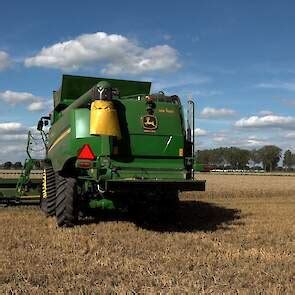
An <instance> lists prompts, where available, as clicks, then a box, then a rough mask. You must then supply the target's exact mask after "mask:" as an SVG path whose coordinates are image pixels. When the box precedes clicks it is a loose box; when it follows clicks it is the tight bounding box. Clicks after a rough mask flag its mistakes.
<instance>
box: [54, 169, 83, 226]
mask: <svg viewBox="0 0 295 295" xmlns="http://www.w3.org/2000/svg"><path fill="white" fill-rule="evenodd" d="M76 183H77V180H76V179H75V178H73V177H66V176H62V175H60V174H59V175H58V176H57V189H56V211H55V215H56V220H57V225H58V226H60V227H70V226H73V225H74V224H75V223H76V222H77V219H78V211H77V193H76Z"/></svg>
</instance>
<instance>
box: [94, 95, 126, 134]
mask: <svg viewBox="0 0 295 295" xmlns="http://www.w3.org/2000/svg"><path fill="white" fill-rule="evenodd" d="M90 134H91V135H109V136H116V137H117V138H118V139H121V137H122V136H121V130H120V124H119V119H118V114H117V110H116V109H115V107H114V104H113V102H112V101H106V100H95V101H94V102H92V104H91V110H90Z"/></svg>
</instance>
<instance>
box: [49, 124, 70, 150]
mask: <svg viewBox="0 0 295 295" xmlns="http://www.w3.org/2000/svg"><path fill="white" fill-rule="evenodd" d="M70 132H71V128H68V129H66V130H65V131H64V132H63V133H62V134H61V135H60V136H59V137H58V138H57V139H56V140H55V141H54V143H53V144H52V145H51V147H50V148H49V150H48V152H50V151H51V150H52V149H53V148H54V147H55V146H56V145H57V144H58V143H59V142H60V141H61V140H63V139H64V138H65V137H66V136H67V135H68V134H69V133H70Z"/></svg>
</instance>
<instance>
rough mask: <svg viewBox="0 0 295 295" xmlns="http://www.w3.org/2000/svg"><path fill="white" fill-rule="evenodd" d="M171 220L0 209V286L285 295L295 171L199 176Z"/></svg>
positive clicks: (7, 289) (290, 289)
mask: <svg viewBox="0 0 295 295" xmlns="http://www.w3.org/2000/svg"><path fill="white" fill-rule="evenodd" d="M199 178H200V179H206V180H207V191H206V192H205V193H201V192H199V193H186V194H182V196H181V206H180V210H179V218H178V219H177V220H176V221H175V222H173V223H172V224H166V225H155V224H154V225H152V224H144V225H138V224H136V223H135V222H134V221H133V220H130V218H129V217H128V215H126V214H112V215H105V216H102V217H101V218H100V220H96V221H91V220H88V221H84V223H81V224H80V225H79V226H76V227H75V228H70V229H58V228H56V224H55V221H54V219H52V218H45V217H44V216H43V214H42V213H41V212H40V211H39V210H38V208H37V207H11V208H1V209H0V294H11V293H12V294H22V293H26V294H56V293H59V294H106V293H149V294H154V293H164V294H166V293H171V294H183V293H195V294H222V293H224V294H261V293H263V294H294V276H295V273H294V270H295V262H294V250H295V247H294V233H295V213H294V212H295V177H284V176H282V177H279V176H236V175H235V176H230V175H209V174H200V175H199Z"/></svg>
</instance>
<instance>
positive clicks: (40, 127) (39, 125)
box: [37, 119, 43, 131]
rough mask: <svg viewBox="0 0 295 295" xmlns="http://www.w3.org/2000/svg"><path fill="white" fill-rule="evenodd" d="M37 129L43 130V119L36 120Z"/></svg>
mask: <svg viewBox="0 0 295 295" xmlns="http://www.w3.org/2000/svg"><path fill="white" fill-rule="evenodd" d="M37 130H38V131H42V130H43V121H42V119H40V120H39V121H38V125H37Z"/></svg>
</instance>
